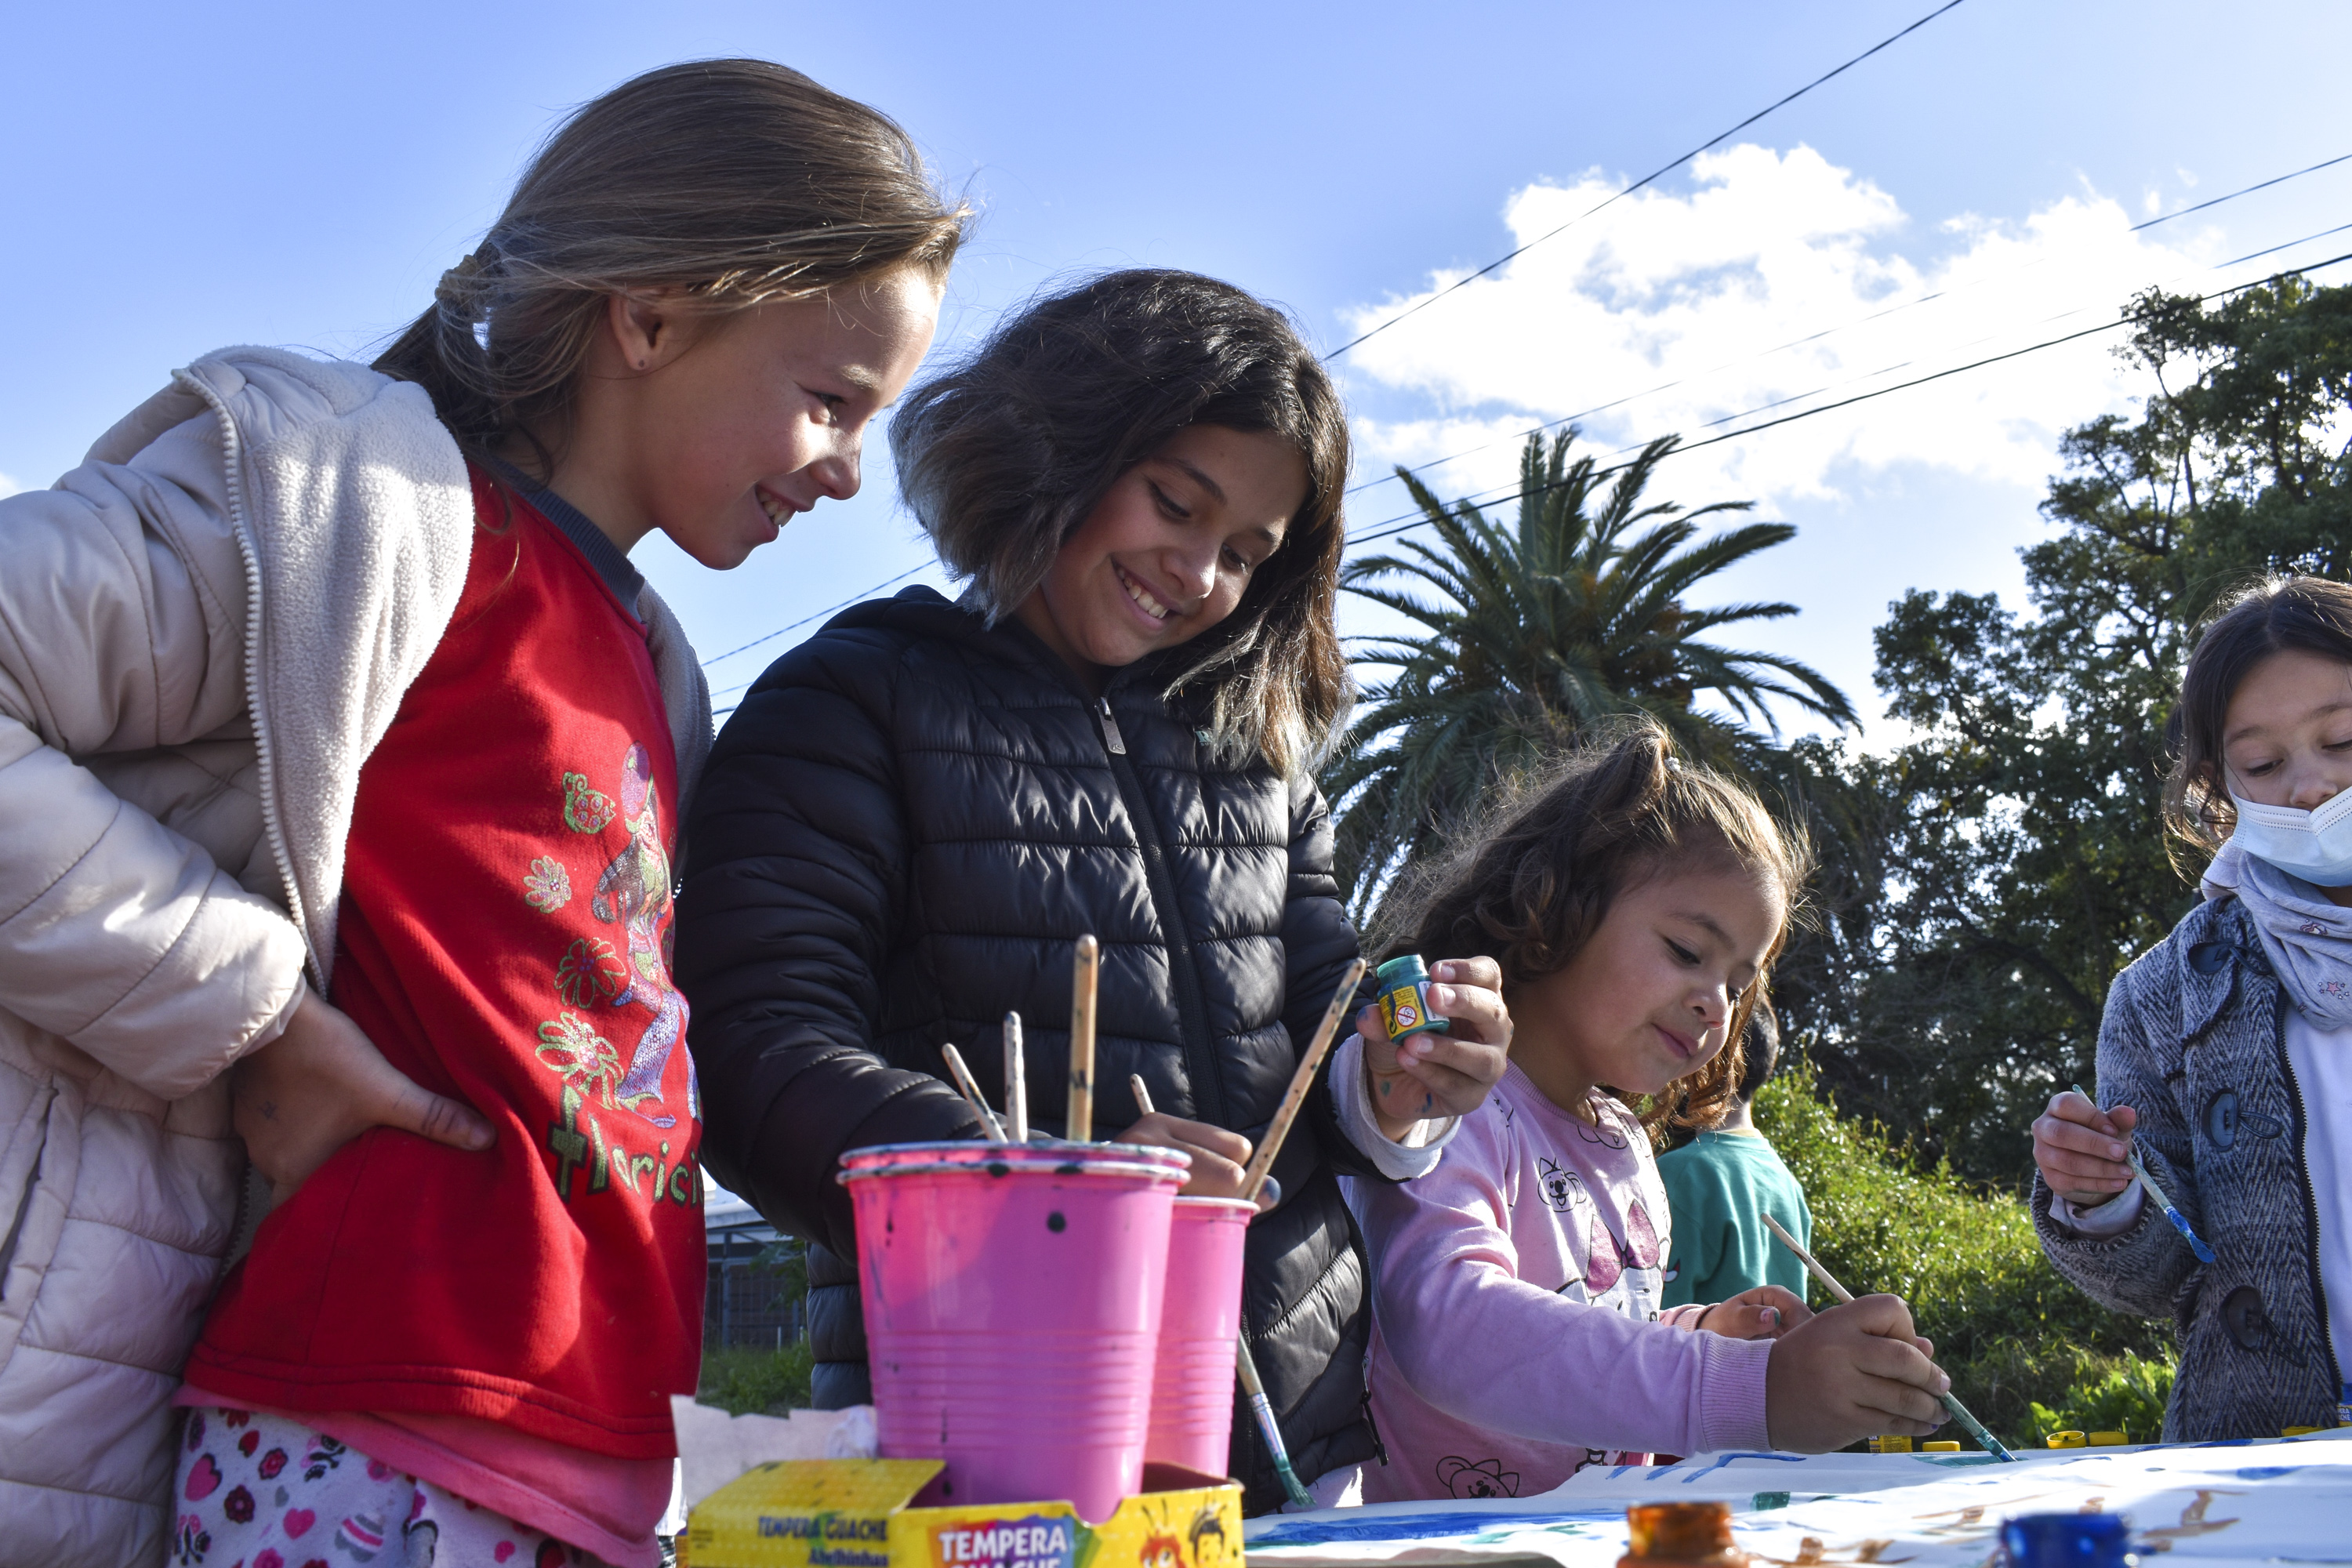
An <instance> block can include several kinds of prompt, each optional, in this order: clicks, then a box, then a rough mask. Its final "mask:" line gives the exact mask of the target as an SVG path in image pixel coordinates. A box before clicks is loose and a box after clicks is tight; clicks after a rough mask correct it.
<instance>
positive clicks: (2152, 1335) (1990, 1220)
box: [1756, 1061, 2173, 1444]
mask: <svg viewBox="0 0 2352 1568" xmlns="http://www.w3.org/2000/svg"><path fill="white" fill-rule="evenodd" d="M1756 1122H1757V1126H1758V1128H1759V1130H1760V1131H1763V1133H1764V1134H1765V1135H1766V1136H1767V1137H1769V1138H1770V1139H1771V1140H1772V1142H1773V1145H1774V1147H1776V1148H1777V1149H1779V1150H1780V1157H1781V1158H1782V1159H1783V1160H1785V1161H1787V1162H1788V1164H1789V1168H1790V1171H1792V1172H1793V1173H1795V1174H1796V1177H1797V1180H1798V1182H1799V1183H1800V1184H1801V1185H1802V1186H1803V1187H1804V1189H1805V1201H1806V1203H1807V1204H1808V1205H1811V1209H1812V1214H1813V1237H1812V1248H1813V1253H1814V1256H1816V1257H1817V1258H1820V1259H1821V1260H1822V1266H1823V1267H1824V1268H1827V1269H1828V1270H1829V1271H1830V1272H1831V1273H1832V1274H1833V1275H1835V1276H1836V1277H1837V1279H1838V1280H1839V1282H1840V1283H1842V1284H1843V1285H1844V1286H1845V1288H1846V1289H1849V1290H1852V1291H1853V1292H1854V1293H1855V1294H1856V1295H1868V1294H1871V1293H1873V1292H1877V1291H1884V1292H1886V1293H1889V1294H1892V1295H1896V1296H1900V1297H1902V1298H1903V1299H1904V1300H1906V1301H1907V1302H1909V1303H1910V1306H1911V1315H1912V1318H1913V1320H1914V1321H1916V1323H1917V1324H1918V1328H1919V1331H1920V1333H1922V1334H1924V1335H1926V1336H1927V1338H1928V1339H1930V1340H1932V1341H1934V1342H1935V1344H1936V1360H1937V1363H1938V1364H1940V1365H1941V1366H1942V1367H1943V1368H1944V1370H1945V1371H1946V1372H1948V1373H1951V1375H1952V1392H1953V1393H1954V1394H1958V1396H1959V1398H1960V1401H1961V1403H1963V1404H1965V1405H1968V1407H1969V1410H1970V1411H1971V1412H1972V1413H1973V1414H1974V1415H1976V1417H1977V1418H1978V1419H1979V1420H1980V1421H1982V1422H1983V1423H1984V1424H1985V1425H1986V1426H1990V1427H1991V1428H1992V1430H1993V1431H1995V1432H1996V1433H1998V1434H2000V1436H2001V1437H2002V1438H2003V1439H2004V1440H2005V1441H2008V1442H2011V1443H2012V1444H2015V1443H2027V1444H2034V1443H2038V1442H2039V1441H2040V1437H2041V1434H2042V1432H2044V1431H2048V1430H2053V1429H2054V1428H2051V1427H2043V1426H2038V1425H2037V1423H2038V1421H2039V1419H2040V1415H2042V1414H2046V1413H2047V1412H2048V1411H2049V1410H2050V1409H2052V1408H2053V1407H2052V1406H2048V1405H2041V1406H2039V1409H2038V1410H2037V1404H2038V1402H2039V1401H2042V1400H2048V1399H2051V1398H2053V1397H2054V1398H2055V1399H2056V1400H2057V1401H2058V1403H2057V1405H2056V1406H2055V1407H2054V1408H2055V1409H2057V1410H2059V1411H2062V1412H2066V1413H2070V1414H2078V1413H2081V1412H2084V1411H2089V1410H2098V1411H2110V1410H2111V1411H2113V1412H2115V1413H2116V1415H2115V1421H2114V1422H2113V1423H2108V1424H2109V1425H2125V1424H2126V1423H2128V1424H2130V1425H2131V1426H2132V1427H2133V1430H2134V1433H2135V1436H2138V1435H2142V1434H2145V1435H2147V1436H2154V1428H2155V1427H2156V1426H2160V1425H2161V1423H2162V1412H2163V1400H2164V1395H2165V1393H2166V1392H2168V1390H2169V1389H2170V1386H2171V1381H2172V1373H2171V1366H2172V1361H2173V1357H2172V1353H2171V1340H2172V1333H2171V1325H2170V1324H2169V1323H2167V1322H2159V1321H2155V1320H2152V1319H2146V1318H2132V1317H2126V1316H2124V1315H2123V1314H2121V1313H2117V1312H2111V1311H2109V1310H2106V1309H2105V1308H2104V1307H2102V1306H2100V1305H2099V1304H2098V1303H2097V1302H2095V1301H2094V1300H2091V1299H2090V1298H2089V1297H2087V1296H2085V1295H2084V1294H2083V1293H2082V1292H2081V1291H2079V1290H2077V1289H2074V1287H2073V1286H2072V1285H2070V1284H2068V1283H2067V1282H2066V1281H2065V1280H2064V1279H2062V1278H2061V1277H2060V1276H2059V1274H2058V1271H2057V1270H2056V1269H2055V1268H2052V1267H2051V1266H2050V1262H2049V1260H2048V1259H2047V1258H2044V1257H2043V1256H2042V1246H2041V1243H2040V1242H2039V1241H2038V1240H2036V1239H2035V1237H2034V1234H2033V1222H2032V1218H2031V1217H2030V1216H2029V1215H2028V1214H2027V1213H2026V1208H2025V1205H2024V1203H2023V1202H2022V1201H2021V1200H2020V1199H2019V1198H2018V1197H2017V1196H2016V1194H2012V1193H2007V1192H2001V1191H1998V1190H1987V1189H1984V1188H1980V1187H1978V1186H1976V1185H1975V1184H1970V1183H1969V1182H1965V1181H1962V1180H1961V1179H1960V1178H1959V1177H1958V1176H1956V1175H1954V1174H1953V1173H1952V1172H1951V1169H1950V1167H1949V1166H1948V1164H1942V1163H1939V1164H1937V1165H1935V1166H1932V1167H1929V1166H1926V1165H1924V1164H1923V1163H1922V1162H1920V1161H1919V1160H1918V1159H1916V1157H1915V1156H1914V1155H1913V1154H1912V1152H1910V1150H1909V1149H1908V1148H1907V1147H1906V1146H1903V1145H1899V1144H1897V1143H1895V1142H1894V1141H1893V1140H1892V1139H1890V1138H1889V1137H1888V1135H1887V1132H1886V1130H1885V1128H1883V1127H1881V1126H1879V1125H1878V1124H1877V1123H1875V1122H1861V1121H1848V1120H1845V1119H1843V1118H1841V1117H1840V1116H1839V1115H1838V1114H1837V1108H1836V1106H1835V1104H1834V1103H1833V1102H1832V1101H1831V1100H1827V1099H1824V1098H1823V1097H1822V1096H1821V1095H1820V1094H1819V1093H1817V1092H1816V1088H1815V1084H1814V1079H1813V1075H1812V1071H1811V1066H1810V1065H1809V1064H1807V1063H1804V1062H1802V1061H1796V1062H1791V1063H1790V1065H1789V1066H1788V1068H1785V1069H1784V1070H1783V1071H1781V1072H1780V1074H1779V1075H1778V1076H1776V1077H1775V1078H1774V1079H1773V1080H1772V1081H1771V1082H1769V1083H1768V1084H1766V1085H1765V1086H1764V1089H1762V1091H1761V1092H1760V1093H1759V1094H1758V1096H1757V1098H1756ZM1823 1294H1825V1293H1824V1292H1822V1290H1820V1289H1818V1287H1817V1288H1815V1289H1814V1290H1813V1292H1812V1295H1813V1297H1814V1299H1815V1300H1816V1303H1817V1304H1818V1301H1819V1300H1820V1298H1821V1297H1822V1295H1823ZM2151 1399H2152V1400H2153V1401H2154V1408H2155V1411H2156V1417H2155V1419H2154V1421H2150V1420H2149V1419H2148V1416H2147V1408H2148V1402H2149V1400H2151Z"/></svg>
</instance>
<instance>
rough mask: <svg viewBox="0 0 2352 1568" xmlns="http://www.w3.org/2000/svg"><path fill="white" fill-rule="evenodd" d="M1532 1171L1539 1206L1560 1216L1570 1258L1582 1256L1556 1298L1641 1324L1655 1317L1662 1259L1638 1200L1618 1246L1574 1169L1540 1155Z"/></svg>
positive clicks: (1647, 1215) (1661, 1290)
mask: <svg viewBox="0 0 2352 1568" xmlns="http://www.w3.org/2000/svg"><path fill="white" fill-rule="evenodd" d="M1536 1166H1537V1178H1538V1186H1539V1187H1540V1189H1541V1191H1542V1193H1543V1200H1544V1206H1545V1207H1546V1208H1549V1209H1550V1210H1552V1211H1553V1212H1554V1213H1556V1214H1559V1215H1561V1216H1562V1220H1561V1228H1562V1230H1563V1231H1564V1232H1565V1233H1566V1235H1567V1237H1568V1239H1569V1250H1570V1256H1571V1257H1573V1256H1574V1255H1575V1254H1576V1253H1577V1252H1579V1251H1581V1252H1582V1253H1583V1255H1584V1271H1583V1273H1582V1274H1581V1276H1580V1277H1579V1278H1576V1279H1570V1280H1569V1281H1568V1282H1567V1283H1566V1284H1564V1285H1562V1286H1561V1287H1560V1288H1559V1292H1558V1293H1559V1294H1560V1295H1563V1296H1566V1297H1568V1298H1569V1299H1570V1300H1578V1301H1584V1302H1587V1303H1589V1304H1591V1305H1592V1306H1595V1307H1608V1308H1612V1309H1613V1310H1617V1311H1620V1312H1623V1313H1625V1314H1627V1315H1628V1316H1630V1317H1633V1318H1637V1319H1641V1320H1643V1321H1647V1320H1649V1319H1651V1318H1654V1317H1656V1316H1657V1314H1658V1300H1659V1298H1660V1296H1661V1295H1663V1294H1664V1288H1665V1273H1664V1268H1662V1267H1661V1265H1662V1264H1663V1262H1664V1253H1663V1249H1661V1248H1660V1247H1659V1246H1658V1233H1657V1227H1656V1226H1654V1225H1653V1224H1652V1223H1651V1220H1650V1213H1649V1210H1648V1209H1647V1208H1645V1207H1643V1204H1642V1200H1641V1199H1640V1198H1639V1197H1638V1196H1636V1197H1634V1198H1633V1200H1632V1202H1631V1203H1630V1204H1629V1205H1628V1206H1627V1208H1626V1216H1625V1236H1624V1239H1622V1241H1621V1240H1620V1239H1618V1237H1616V1235H1615V1234H1614V1233H1613V1232H1612V1231H1611V1230H1610V1228H1609V1226H1608V1223H1607V1222H1606V1221H1605V1220H1603V1219H1602V1218H1601V1205H1599V1204H1598V1203H1596V1202H1594V1201H1593V1197H1592V1193H1591V1189H1590V1188H1588V1187H1587V1186H1586V1185H1585V1184H1584V1178H1583V1177H1582V1176H1580V1174H1578V1173H1577V1172H1576V1171H1575V1169H1574V1168H1573V1167H1571V1166H1569V1165H1567V1164H1564V1163H1561V1162H1559V1161H1557V1160H1553V1159H1549V1158H1548V1157H1546V1156H1543V1155H1538V1156H1537V1158H1536ZM1579 1244H1581V1245H1579Z"/></svg>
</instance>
